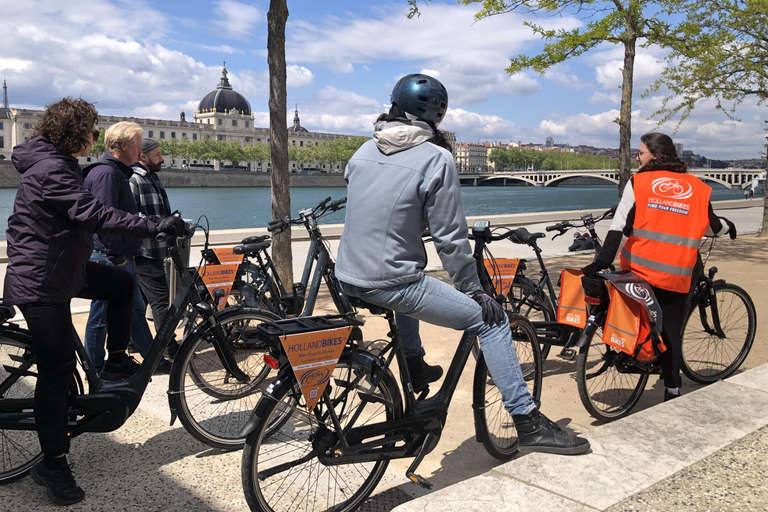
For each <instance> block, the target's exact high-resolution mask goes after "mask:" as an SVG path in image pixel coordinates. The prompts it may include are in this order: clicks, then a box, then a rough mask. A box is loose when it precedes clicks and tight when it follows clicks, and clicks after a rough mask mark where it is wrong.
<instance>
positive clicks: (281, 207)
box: [267, 0, 293, 289]
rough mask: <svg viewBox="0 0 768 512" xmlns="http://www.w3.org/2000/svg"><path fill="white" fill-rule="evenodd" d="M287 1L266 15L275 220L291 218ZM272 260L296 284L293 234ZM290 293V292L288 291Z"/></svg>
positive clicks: (278, 240) (273, 4)
mask: <svg viewBox="0 0 768 512" xmlns="http://www.w3.org/2000/svg"><path fill="white" fill-rule="evenodd" d="M287 20H288V5H287V0H271V1H270V2H269V11H268V12H267V25H268V31H267V61H268V63H269V129H270V158H271V160H272V177H271V181H272V220H277V219H281V218H283V217H286V216H290V215H291V196H290V183H289V180H290V174H289V172H288V122H287V120H286V109H287V107H286V94H287V93H286V85H285V81H286V71H285V24H286V21H287ZM272 259H273V261H274V263H275V267H276V268H277V272H278V274H279V275H280V279H281V280H282V281H283V283H285V284H286V285H287V286H289V287H290V285H291V283H293V254H292V251H291V230H290V228H289V229H286V230H285V231H283V232H282V233H280V234H278V235H275V236H274V238H273V240H272ZM289 289H290V288H289Z"/></svg>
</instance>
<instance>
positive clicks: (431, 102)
mask: <svg viewBox="0 0 768 512" xmlns="http://www.w3.org/2000/svg"><path fill="white" fill-rule="evenodd" d="M390 98H391V99H392V103H393V104H395V105H397V108H398V109H400V111H401V112H403V113H404V114H405V115H406V117H407V118H408V119H419V120H421V121H431V122H432V123H434V125H435V126H437V125H438V124H440V121H442V120H443V116H444V115H445V111H446V110H447V109H448V91H446V90H445V87H444V86H443V84H441V83H440V82H439V81H438V80H437V79H435V78H432V77H431V76H428V75H421V74H414V75H406V76H404V77H403V78H401V79H400V80H399V81H398V82H397V84H395V88H394V89H392V95H391V96H390Z"/></svg>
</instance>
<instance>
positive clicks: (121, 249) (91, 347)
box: [83, 122, 171, 380]
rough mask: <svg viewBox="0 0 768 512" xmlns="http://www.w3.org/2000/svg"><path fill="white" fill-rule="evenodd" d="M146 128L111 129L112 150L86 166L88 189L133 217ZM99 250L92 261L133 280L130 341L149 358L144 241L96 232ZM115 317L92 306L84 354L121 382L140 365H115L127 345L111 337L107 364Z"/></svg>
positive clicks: (165, 367)
mask: <svg viewBox="0 0 768 512" xmlns="http://www.w3.org/2000/svg"><path fill="white" fill-rule="evenodd" d="M142 134H143V130H142V129H141V127H140V126H139V125H138V124H136V123H132V122H120V123H117V124H115V125H113V126H111V127H109V128H108V129H107V131H106V133H105V134H104V143H105V145H106V148H107V152H106V153H104V156H103V157H102V158H101V160H99V161H98V162H97V163H95V164H93V165H91V166H89V167H87V168H86V169H85V170H84V171H83V173H84V174H85V187H86V188H87V189H88V190H90V191H91V193H92V194H93V195H94V196H95V197H96V198H97V199H98V200H99V201H100V202H101V203H102V204H104V205H105V206H111V207H113V208H116V209H118V210H122V211H126V212H129V213H134V214H135V213H138V208H137V207H136V202H135V201H134V199H133V194H132V193H131V188H130V186H129V184H128V180H129V179H130V177H131V176H132V175H133V169H131V167H130V166H131V165H132V164H134V163H136V162H137V161H138V160H139V154H140V153H141V136H142ZM93 242H94V249H93V254H92V255H91V261H95V262H98V263H101V264H103V265H111V266H114V267H116V268H119V269H122V270H125V271H126V272H129V273H130V274H131V275H133V277H134V281H135V282H136V289H135V292H134V296H133V315H132V321H131V343H132V344H133V346H134V347H135V348H136V349H137V350H138V351H139V353H140V354H141V355H142V357H146V355H147V351H148V350H149V347H150V345H151V344H152V333H151V332H150V330H149V325H148V324H147V319H146V316H145V313H146V306H145V304H144V299H142V297H141V291H140V289H139V275H138V273H137V271H136V263H135V261H134V258H135V257H136V256H138V255H139V253H140V252H139V251H140V248H141V240H139V239H129V238H122V237H119V236H113V235H104V234H101V235H100V234H94V235H93ZM109 315H110V306H109V302H108V301H99V300H95V301H92V302H91V311H90V314H89V315H88V322H87V324H86V327H85V350H86V352H87V353H88V355H89V357H90V358H91V360H92V361H93V364H94V366H95V367H96V369H100V370H101V377H102V379H106V380H120V379H123V378H126V377H129V376H131V375H133V374H134V373H136V371H138V368H139V364H138V363H137V362H136V361H135V360H134V359H133V358H131V357H127V358H125V359H122V360H120V359H118V361H119V363H115V362H113V357H112V353H113V352H123V351H124V350H125V347H115V346H112V345H111V344H110V340H109V339H107V340H106V341H107V350H108V351H109V353H110V357H109V358H108V359H107V361H106V362H105V361H104V355H105V354H104V340H105V338H106V325H107V317H108V316H109ZM170 366H171V365H170V363H169V362H168V361H167V360H166V359H163V360H161V361H160V364H159V365H158V368H157V370H156V371H157V372H163V373H168V371H169V370H170Z"/></svg>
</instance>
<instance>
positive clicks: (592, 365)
mask: <svg viewBox="0 0 768 512" xmlns="http://www.w3.org/2000/svg"><path fill="white" fill-rule="evenodd" d="M602 336H603V335H602V329H601V328H598V329H597V332H595V334H594V336H592V339H590V340H589V342H588V343H587V345H586V346H585V347H584V348H582V349H581V350H580V351H579V354H578V356H576V386H577V387H578V390H579V398H581V403H582V404H584V408H585V409H586V410H587V412H589V414H591V415H592V417H594V418H595V419H598V420H600V421H603V422H609V421H614V420H617V419H619V418H623V417H624V416H627V415H628V414H629V413H630V411H631V410H632V408H633V407H634V406H635V405H637V402H638V400H640V397H641V396H642V394H643V391H644V390H645V384H646V383H647V382H648V374H647V373H640V372H639V370H638V372H637V373H631V372H620V371H619V370H618V369H617V368H618V367H619V365H620V364H621V361H622V360H624V358H625V357H626V356H625V355H624V353H623V352H619V351H617V350H616V349H614V348H613V347H611V346H610V345H606V344H605V343H603V342H602Z"/></svg>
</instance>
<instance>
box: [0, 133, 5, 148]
mask: <svg viewBox="0 0 768 512" xmlns="http://www.w3.org/2000/svg"><path fill="white" fill-rule="evenodd" d="M3 148H5V137H3V136H1V135H0V149H3Z"/></svg>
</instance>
